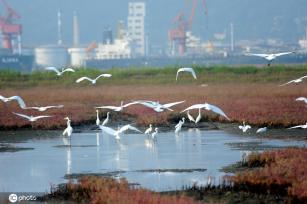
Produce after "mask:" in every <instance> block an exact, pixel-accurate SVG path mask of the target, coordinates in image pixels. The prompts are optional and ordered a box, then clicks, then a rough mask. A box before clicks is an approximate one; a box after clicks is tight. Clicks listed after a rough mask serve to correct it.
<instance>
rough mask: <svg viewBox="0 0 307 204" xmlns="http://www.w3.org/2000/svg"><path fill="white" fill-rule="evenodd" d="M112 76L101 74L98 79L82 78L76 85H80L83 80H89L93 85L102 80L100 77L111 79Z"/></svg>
mask: <svg viewBox="0 0 307 204" xmlns="http://www.w3.org/2000/svg"><path fill="white" fill-rule="evenodd" d="M111 76H112V75H111V74H100V75H99V76H98V77H96V78H95V79H91V78H89V77H81V78H79V79H77V81H76V83H80V82H81V81H83V80H88V81H90V82H92V84H96V82H97V80H98V79H99V78H100V77H105V78H109V77H111Z"/></svg>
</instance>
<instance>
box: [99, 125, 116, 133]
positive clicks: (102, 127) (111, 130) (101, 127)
mask: <svg viewBox="0 0 307 204" xmlns="http://www.w3.org/2000/svg"><path fill="white" fill-rule="evenodd" d="M99 128H100V129H101V130H102V131H103V132H105V133H107V134H109V135H116V131H115V130H114V129H112V128H109V127H106V126H103V125H99Z"/></svg>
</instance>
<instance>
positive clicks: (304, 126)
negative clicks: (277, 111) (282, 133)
mask: <svg viewBox="0 0 307 204" xmlns="http://www.w3.org/2000/svg"><path fill="white" fill-rule="evenodd" d="M295 128H303V129H306V128H307V123H306V124H305V125H297V126H294V127H290V128H288V129H295Z"/></svg>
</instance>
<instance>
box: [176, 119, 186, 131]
mask: <svg viewBox="0 0 307 204" xmlns="http://www.w3.org/2000/svg"><path fill="white" fill-rule="evenodd" d="M184 122H185V118H184V117H183V118H182V120H180V121H179V122H178V124H177V125H176V126H175V128H176V129H175V133H176V134H178V133H179V132H180V131H181V128H182V126H183V124H184Z"/></svg>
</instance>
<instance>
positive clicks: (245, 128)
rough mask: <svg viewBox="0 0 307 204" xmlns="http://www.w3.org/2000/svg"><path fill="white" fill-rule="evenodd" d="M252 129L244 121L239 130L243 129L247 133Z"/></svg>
mask: <svg viewBox="0 0 307 204" xmlns="http://www.w3.org/2000/svg"><path fill="white" fill-rule="evenodd" d="M250 128H252V127H251V126H250V125H246V124H245V121H243V125H239V129H241V130H242V132H246V131H247V130H248V129H250Z"/></svg>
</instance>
